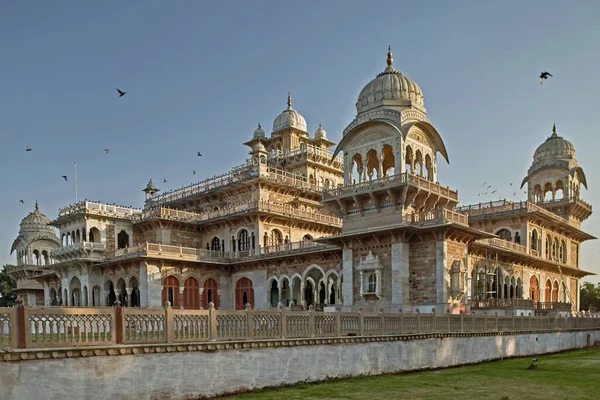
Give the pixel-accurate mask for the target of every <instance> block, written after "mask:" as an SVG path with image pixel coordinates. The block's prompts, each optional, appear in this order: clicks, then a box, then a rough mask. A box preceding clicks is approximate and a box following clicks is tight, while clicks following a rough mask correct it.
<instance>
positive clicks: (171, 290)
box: [162, 275, 179, 308]
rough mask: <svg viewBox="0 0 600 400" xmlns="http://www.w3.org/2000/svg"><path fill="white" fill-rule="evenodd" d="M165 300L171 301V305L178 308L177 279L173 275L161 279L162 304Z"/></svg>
mask: <svg viewBox="0 0 600 400" xmlns="http://www.w3.org/2000/svg"><path fill="white" fill-rule="evenodd" d="M167 301H169V302H170V303H171V307H173V308H179V281H178V280H177V278H175V277H174V276H173V275H170V276H167V277H166V278H165V279H164V280H163V291H162V303H163V304H162V305H163V306H164V305H165V304H166V302H167Z"/></svg>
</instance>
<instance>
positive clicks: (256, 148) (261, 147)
mask: <svg viewBox="0 0 600 400" xmlns="http://www.w3.org/2000/svg"><path fill="white" fill-rule="evenodd" d="M252 150H253V151H254V152H259V151H264V152H265V153H266V152H267V149H266V148H265V145H264V144H262V143H261V142H258V143H256V144H255V145H254V147H253V148H252Z"/></svg>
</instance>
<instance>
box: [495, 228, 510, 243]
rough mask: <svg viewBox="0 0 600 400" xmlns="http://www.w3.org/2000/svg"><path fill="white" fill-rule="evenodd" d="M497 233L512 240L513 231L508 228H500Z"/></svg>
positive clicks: (505, 238)
mask: <svg viewBox="0 0 600 400" xmlns="http://www.w3.org/2000/svg"><path fill="white" fill-rule="evenodd" d="M496 235H498V236H500V239H502V240H506V241H507V242H512V233H510V231H509V230H508V229H500V230H499V231H498V232H496Z"/></svg>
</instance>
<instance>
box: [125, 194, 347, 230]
mask: <svg viewBox="0 0 600 400" xmlns="http://www.w3.org/2000/svg"><path fill="white" fill-rule="evenodd" d="M252 211H262V212H268V213H273V214H279V215H283V216H287V217H294V218H300V219H304V220H307V221H311V222H316V223H323V224H330V225H334V226H337V227H341V226H342V220H341V219H340V218H337V217H334V216H331V215H328V214H323V213H319V212H310V211H303V210H301V209H298V208H295V207H292V206H289V205H285V204H280V203H275V202H270V201H267V200H258V201H249V202H246V203H239V204H228V205H227V206H225V207H223V208H221V209H219V210H216V211H208V212H203V213H193V212H189V211H181V210H175V209H171V208H165V207H160V208H154V209H148V210H144V211H143V212H142V213H140V214H138V215H136V216H135V218H134V222H142V221H149V220H152V219H159V218H160V219H168V220H173V221H181V222H191V223H200V222H207V221H211V220H215V219H219V218H225V217H230V216H233V215H237V214H240V213H248V212H252Z"/></svg>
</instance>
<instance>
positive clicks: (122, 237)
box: [117, 230, 129, 249]
mask: <svg viewBox="0 0 600 400" xmlns="http://www.w3.org/2000/svg"><path fill="white" fill-rule="evenodd" d="M117 244H118V246H117V247H118V248H119V249H124V248H126V247H129V235H128V234H127V232H125V231H123V230H122V231H121V232H119V234H118V235H117Z"/></svg>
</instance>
